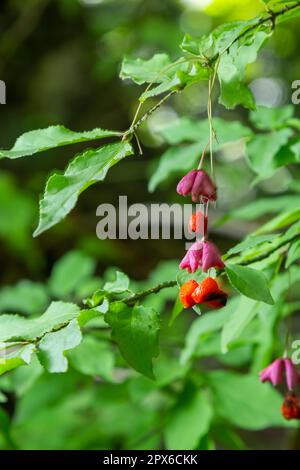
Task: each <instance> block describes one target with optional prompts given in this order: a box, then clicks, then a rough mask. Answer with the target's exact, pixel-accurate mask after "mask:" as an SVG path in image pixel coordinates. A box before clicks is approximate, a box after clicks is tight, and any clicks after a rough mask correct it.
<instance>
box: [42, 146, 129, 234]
mask: <svg viewBox="0 0 300 470" xmlns="http://www.w3.org/2000/svg"><path fill="white" fill-rule="evenodd" d="M131 154H132V147H131V145H130V144H129V143H127V142H120V143H117V144H111V145H106V146H104V147H101V148H99V149H92V150H86V151H85V152H83V153H81V154H79V155H78V156H77V157H75V159H74V160H73V161H72V162H71V163H70V164H69V166H68V167H67V169H66V171H65V172H64V174H63V175H62V174H58V173H54V174H53V175H52V176H50V178H49V180H48V181H47V185H46V189H45V193H44V195H43V197H42V199H41V201H40V220H39V225H38V227H37V229H36V230H35V232H34V236H37V235H40V234H41V233H42V232H44V231H45V230H47V229H49V228H50V227H53V225H55V224H57V223H58V222H59V221H60V220H62V219H63V218H64V217H65V216H66V215H67V214H68V213H69V212H70V211H71V210H72V209H73V208H74V207H75V205H76V202H77V199H78V197H79V195H80V194H81V193H82V192H83V191H84V190H85V189H87V188H88V187H89V186H91V185H92V184H94V183H96V182H97V181H102V180H103V179H104V178H105V177H106V174H107V172H108V170H109V169H110V168H111V167H112V166H113V165H115V164H116V163H118V162H119V161H120V160H122V159H123V158H125V157H126V156H128V155H131Z"/></svg>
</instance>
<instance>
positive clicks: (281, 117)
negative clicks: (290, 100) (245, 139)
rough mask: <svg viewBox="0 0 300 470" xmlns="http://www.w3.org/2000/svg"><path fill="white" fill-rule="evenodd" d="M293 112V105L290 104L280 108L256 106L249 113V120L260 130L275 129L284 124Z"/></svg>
mask: <svg viewBox="0 0 300 470" xmlns="http://www.w3.org/2000/svg"><path fill="white" fill-rule="evenodd" d="M293 114H294V107H293V106H292V105H291V104H288V105H286V106H282V107H280V108H267V107H266V106H257V108H256V109H255V111H251V113H250V121H251V122H252V123H253V124H254V125H255V126H256V127H257V128H258V129H262V130H272V129H277V128H278V127H281V126H286V121H287V120H288V119H290V118H291V117H292V116H293Z"/></svg>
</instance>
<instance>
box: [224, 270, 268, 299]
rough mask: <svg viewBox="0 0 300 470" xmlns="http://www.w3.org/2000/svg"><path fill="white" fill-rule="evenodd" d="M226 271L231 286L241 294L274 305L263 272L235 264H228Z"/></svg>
mask: <svg viewBox="0 0 300 470" xmlns="http://www.w3.org/2000/svg"><path fill="white" fill-rule="evenodd" d="M225 271H226V274H227V276H228V279H229V281H230V283H231V285H232V286H233V287H234V288H235V289H236V290H237V291H238V292H240V293H241V294H243V295H245V296H246V297H250V298H251V299H255V300H260V301H262V302H265V303H267V304H270V305H272V304H273V303H274V300H273V298H272V296H271V293H270V290H269V287H268V280H267V278H266V276H265V275H264V273H263V272H261V271H258V270H257V269H253V268H248V267H247V266H239V265H235V264H227V265H226V268H225Z"/></svg>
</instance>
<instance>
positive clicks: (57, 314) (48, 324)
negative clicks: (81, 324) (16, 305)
mask: <svg viewBox="0 0 300 470" xmlns="http://www.w3.org/2000/svg"><path fill="white" fill-rule="evenodd" d="M78 314H79V307H77V305H75V304H71V303H66V302H52V303H51V304H50V306H49V307H48V309H47V310H46V312H45V313H44V314H43V315H41V316H40V317H38V318H30V319H28V318H24V317H21V316H19V315H0V341H8V340H13V339H36V338H39V337H40V336H42V335H44V334H45V333H47V332H49V331H51V330H53V329H54V328H58V327H60V326H62V325H63V324H64V323H66V322H68V321H70V320H72V319H73V318H76V317H77V316H78Z"/></svg>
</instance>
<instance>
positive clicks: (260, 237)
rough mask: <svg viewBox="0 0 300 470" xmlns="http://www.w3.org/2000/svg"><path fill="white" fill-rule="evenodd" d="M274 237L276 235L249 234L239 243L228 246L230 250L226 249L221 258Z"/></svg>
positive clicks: (270, 240)
mask: <svg viewBox="0 0 300 470" xmlns="http://www.w3.org/2000/svg"><path fill="white" fill-rule="evenodd" d="M276 238H278V236H277V235H257V236H250V237H248V238H246V239H245V240H243V241H242V242H241V243H238V244H237V245H235V246H234V247H233V248H230V250H228V251H227V253H226V256H224V257H223V258H224V259H227V257H228V256H229V255H234V254H236V253H240V252H241V251H244V250H248V249H249V248H255V247H257V246H259V245H261V244H262V243H265V242H272V241H273V240H274V239H276Z"/></svg>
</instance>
